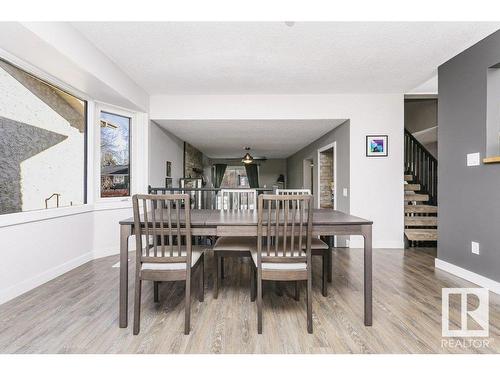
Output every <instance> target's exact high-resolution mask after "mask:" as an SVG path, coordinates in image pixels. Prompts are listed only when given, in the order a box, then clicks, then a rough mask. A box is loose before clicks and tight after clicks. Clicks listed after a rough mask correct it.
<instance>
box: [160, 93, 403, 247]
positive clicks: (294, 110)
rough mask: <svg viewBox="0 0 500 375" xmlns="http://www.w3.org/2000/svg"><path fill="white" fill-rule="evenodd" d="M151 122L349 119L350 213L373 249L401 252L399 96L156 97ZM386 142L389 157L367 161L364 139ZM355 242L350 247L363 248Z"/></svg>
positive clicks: (401, 203) (400, 118)
mask: <svg viewBox="0 0 500 375" xmlns="http://www.w3.org/2000/svg"><path fill="white" fill-rule="evenodd" d="M150 118H151V119H153V120H162V119H200V120H201V119H319V118H322V119H324V118H331V119H349V120H350V124H351V126H350V132H351V134H350V139H351V145H350V184H351V191H350V210H351V214H353V215H357V216H361V217H363V218H366V219H371V220H373V221H374V226H373V245H374V247H391V248H393V247H403V126H404V108H403V95H402V94H380V95H375V94H374V95H184V96H183V95H155V96H152V97H151V98H150ZM369 134H377V135H379V134H386V135H388V136H389V156H388V157H386V158H367V157H366V156H365V137H366V135H369ZM361 244H362V241H361V239H360V238H357V237H353V238H352V241H351V246H356V247H358V246H361Z"/></svg>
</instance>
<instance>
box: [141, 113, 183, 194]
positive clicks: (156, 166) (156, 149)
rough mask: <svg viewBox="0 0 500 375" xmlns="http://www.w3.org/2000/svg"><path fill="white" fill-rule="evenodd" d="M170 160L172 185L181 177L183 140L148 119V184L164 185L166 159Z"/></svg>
mask: <svg viewBox="0 0 500 375" xmlns="http://www.w3.org/2000/svg"><path fill="white" fill-rule="evenodd" d="M167 160H168V161H171V162H172V176H171V177H172V178H173V180H172V185H173V186H178V185H179V178H182V177H183V174H184V171H183V163H184V141H182V140H181V139H179V138H177V137H176V136H175V135H173V134H172V133H170V132H168V131H167V130H165V129H163V128H162V127H161V126H159V125H158V124H155V123H154V122H153V121H150V125H149V184H150V185H151V186H152V187H162V186H165V177H166V161H167Z"/></svg>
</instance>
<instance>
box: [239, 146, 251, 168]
mask: <svg viewBox="0 0 500 375" xmlns="http://www.w3.org/2000/svg"><path fill="white" fill-rule="evenodd" d="M245 151H246V152H247V153H246V154H245V156H243V159H241V162H242V163H244V164H252V163H253V157H252V155H250V153H249V152H248V151H250V147H245Z"/></svg>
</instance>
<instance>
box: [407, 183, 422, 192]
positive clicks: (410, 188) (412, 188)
mask: <svg viewBox="0 0 500 375" xmlns="http://www.w3.org/2000/svg"><path fill="white" fill-rule="evenodd" d="M404 186H405V191H418V190H420V184H405V185H404Z"/></svg>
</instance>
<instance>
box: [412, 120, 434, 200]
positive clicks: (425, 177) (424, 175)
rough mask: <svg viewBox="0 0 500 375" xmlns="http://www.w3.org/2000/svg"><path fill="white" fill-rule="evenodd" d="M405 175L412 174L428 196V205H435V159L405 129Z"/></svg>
mask: <svg viewBox="0 0 500 375" xmlns="http://www.w3.org/2000/svg"><path fill="white" fill-rule="evenodd" d="M404 142H405V174H412V175H413V176H414V177H415V179H416V181H415V182H416V183H418V184H420V186H421V189H422V191H424V192H425V193H427V194H428V195H429V203H430V204H433V205H437V198H438V189H437V179H438V164H437V159H436V158H435V157H434V156H432V154H431V153H430V152H429V151H427V150H426V148H425V147H424V146H423V145H422V144H421V143H420V142H419V141H417V139H416V138H415V137H414V136H413V135H412V134H411V133H410V132H409V131H408V130H407V129H405V137H404Z"/></svg>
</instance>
